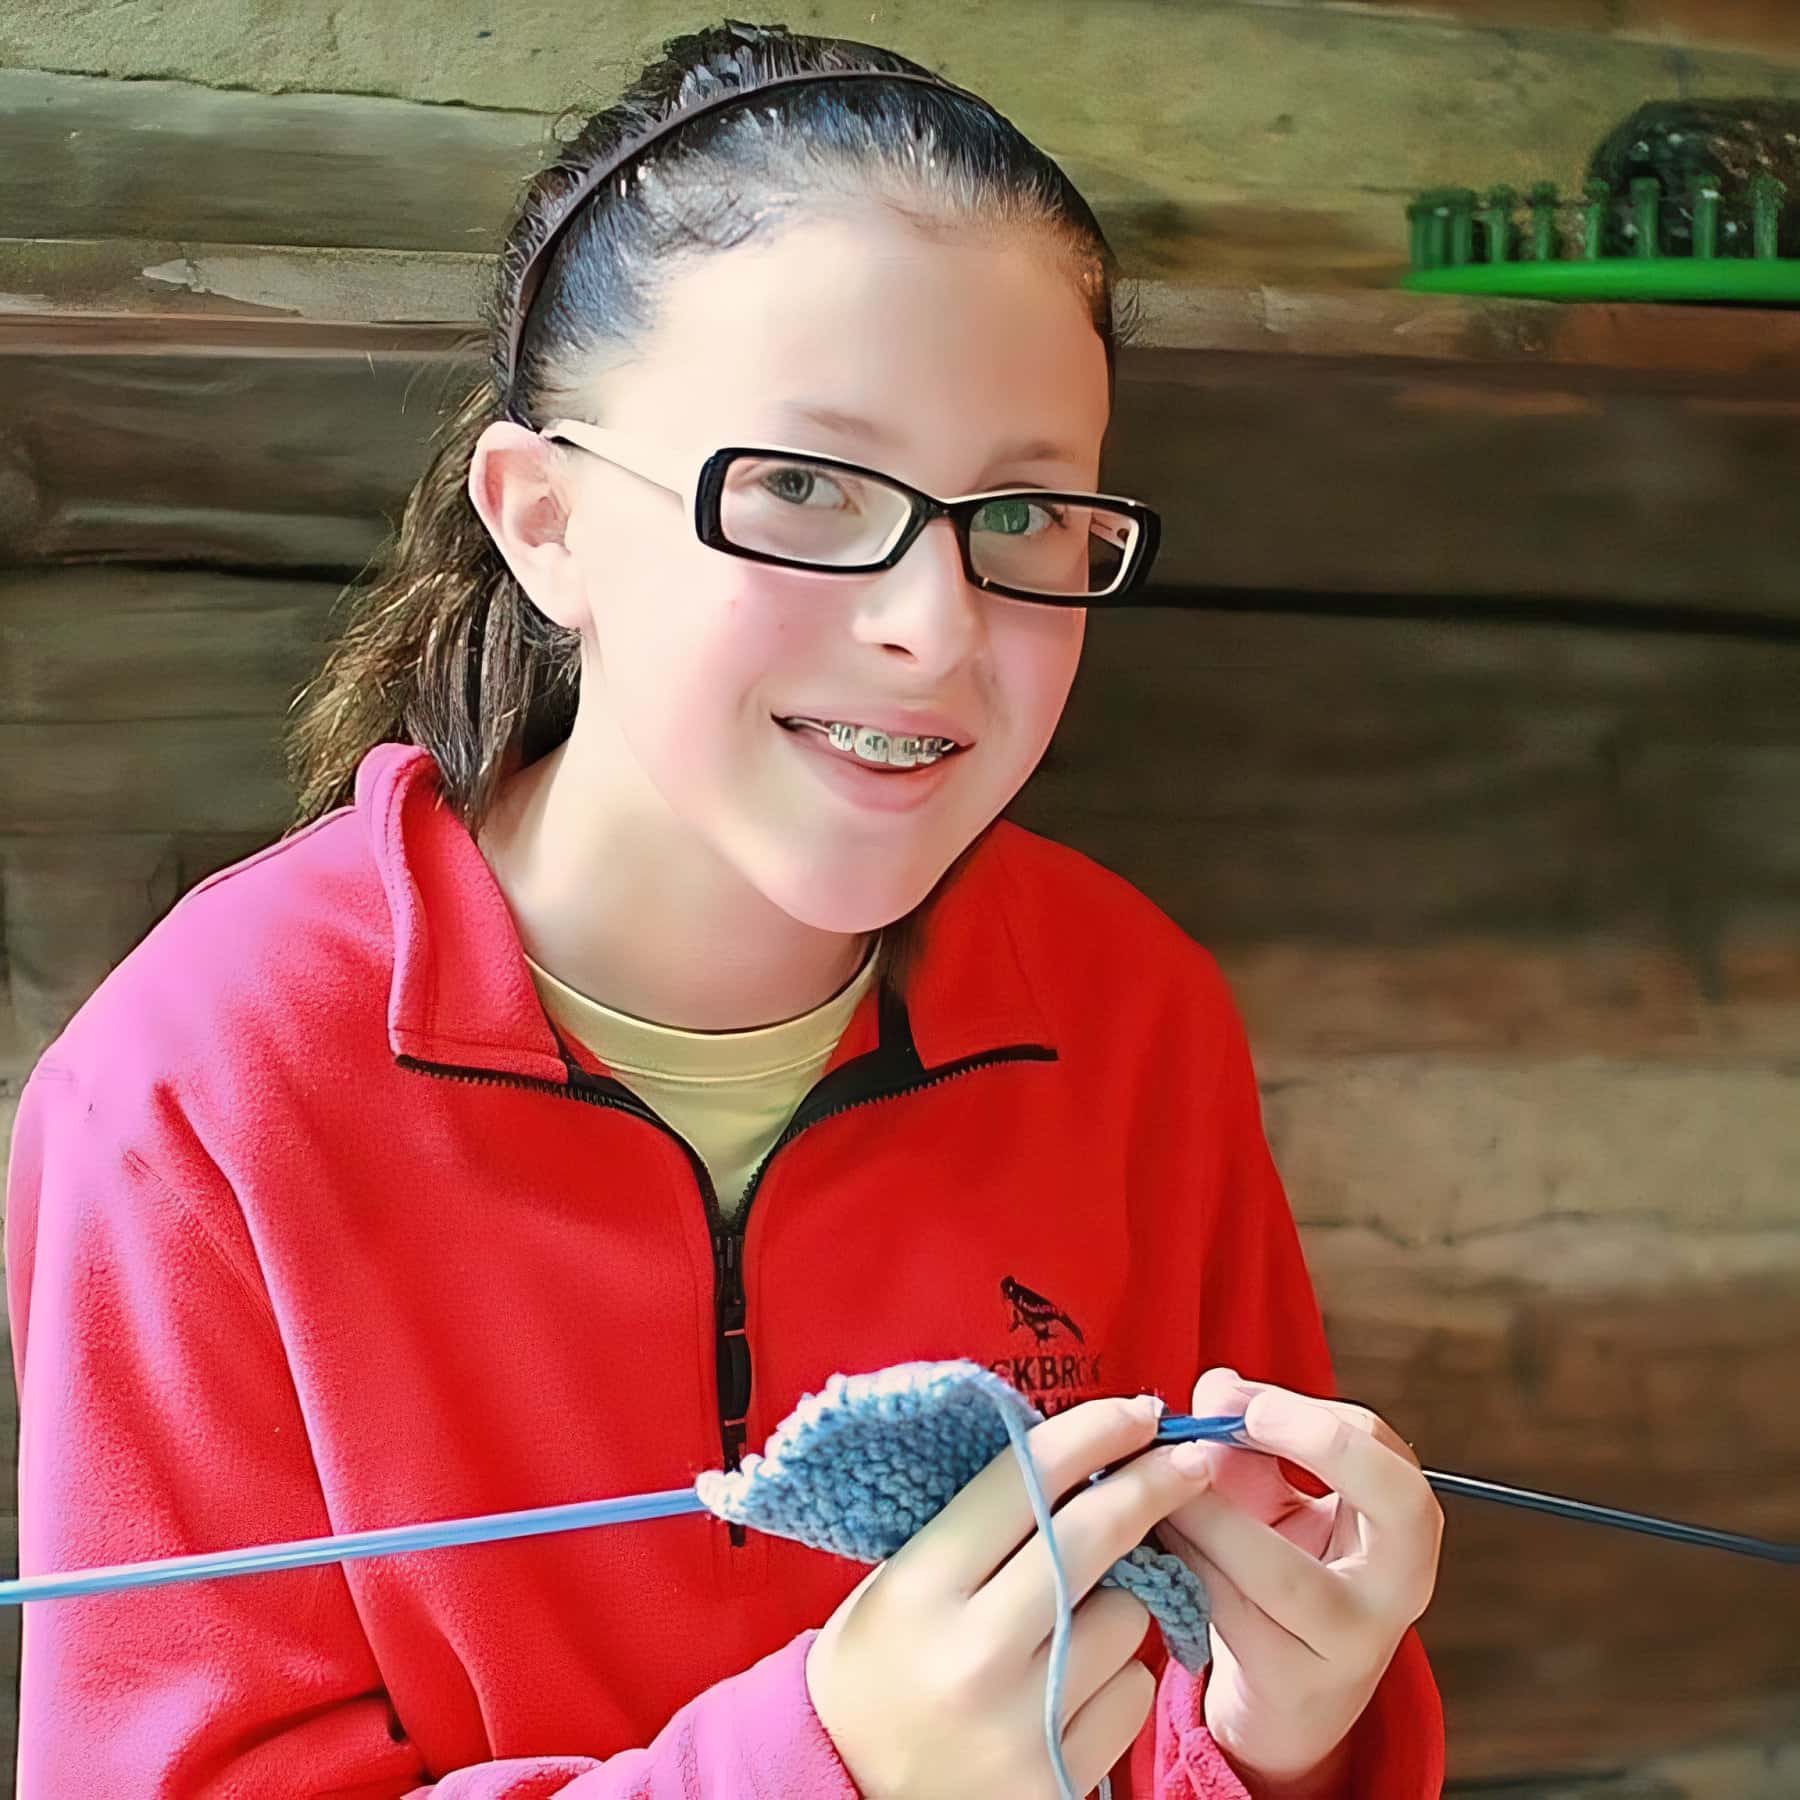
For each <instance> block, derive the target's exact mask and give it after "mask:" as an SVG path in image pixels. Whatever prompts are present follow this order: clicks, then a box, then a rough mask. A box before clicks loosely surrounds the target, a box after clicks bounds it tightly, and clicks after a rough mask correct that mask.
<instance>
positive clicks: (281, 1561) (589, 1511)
mask: <svg viewBox="0 0 1800 1800" xmlns="http://www.w3.org/2000/svg"><path fill="white" fill-rule="evenodd" d="M1156 1441H1157V1442H1158V1443H1163V1444H1177V1443H1196V1442H1215V1443H1233V1444H1237V1445H1240V1446H1242V1447H1243V1448H1246V1449H1253V1448H1255V1447H1256V1446H1254V1445H1253V1444H1251V1443H1250V1441H1249V1440H1248V1439H1247V1438H1246V1437H1245V1436H1244V1420H1243V1417H1242V1416H1241V1415H1239V1416H1237V1417H1235V1418H1211V1419H1195V1418H1190V1417H1188V1416H1186V1415H1185V1414H1180V1413H1171V1414H1168V1415H1166V1416H1165V1417H1164V1418H1163V1420H1162V1422H1161V1424H1160V1425H1159V1426H1158V1427H1157V1433H1156ZM1425 1479H1426V1480H1427V1481H1428V1482H1430V1483H1431V1485H1432V1487H1434V1488H1435V1489H1437V1490H1438V1492H1440V1493H1447V1494H1454V1495H1458V1496H1461V1497H1464V1498H1468V1499H1474V1500H1492V1501H1498V1502H1499V1503H1501V1504H1503V1505H1507V1506H1521V1507H1525V1508H1528V1509H1529V1510H1531V1511H1534V1512H1545V1513H1552V1514H1555V1515H1557V1516H1558V1517H1561V1518H1566V1519H1576V1520H1580V1521H1583V1522H1585V1523H1591V1524H1599V1525H1612V1526H1615V1527H1617V1528H1618V1529H1620V1530H1623V1531H1640V1532H1645V1533H1648V1534H1649V1535H1651V1536H1653V1537H1662V1538H1668V1539H1671V1540H1673V1541H1674V1542H1677V1543H1687V1544H1699V1545H1703V1546H1706V1547H1708V1548H1711V1549H1718V1550H1729V1551H1733V1552H1735V1553H1736V1554H1738V1555H1740V1556H1755V1557H1761V1558H1763V1559H1765V1560H1767V1561H1770V1562H1779V1563H1800V1544H1781V1543H1774V1542H1771V1541H1770V1540H1768V1539H1765V1538H1753V1537H1744V1536H1741V1535H1740V1534H1738V1533H1736V1532H1729V1531H1714V1530H1711V1529H1709V1528H1708V1527H1706V1526H1703V1525H1685V1524H1681V1523H1679V1522H1678V1521H1676V1520H1673V1519H1657V1518H1652V1517H1650V1516H1649V1515H1647V1514H1644V1513H1632V1512H1623V1511H1621V1510H1620V1509H1618V1508H1617V1507H1611V1506H1595V1505H1591V1504H1589V1503H1588V1502H1587V1501H1584V1500H1567V1499H1563V1498H1562V1497H1560V1496H1558V1495H1555V1494H1540V1493H1535V1492H1533V1491H1532V1490H1530V1489H1529V1488H1509V1487H1501V1486H1499V1485H1497V1484H1495V1483H1493V1482H1486V1481H1475V1480H1473V1479H1471V1478H1470V1477H1468V1476H1466V1475H1445V1474H1440V1473H1438V1472H1437V1471H1436V1470H1432V1469H1427V1470H1426V1471H1425ZM704 1511H706V1507H705V1506H704V1504H703V1503H702V1502H701V1499H700V1496H699V1495H698V1493H697V1492H696V1491H695V1490H694V1489H693V1488H671V1489H666V1490H664V1491H662V1492H659V1493H653V1494H634V1495H630V1496H628V1497H626V1498H624V1499H620V1500H581V1501H576V1502H575V1503H573V1504H572V1505H566V1506H541V1507H534V1508H529V1509H527V1510H525V1511H523V1512H504V1513H483V1514H479V1515H477V1516H475V1517H473V1518H466V1519H441V1520H437V1521H435V1522H433V1523H430V1524H424V1525H395V1526H389V1527H387V1528H384V1529H381V1530H377V1531H352V1532H343V1533H340V1534H338V1535H337V1536H334V1537H318V1538H299V1539H295V1540H293V1541H291V1542H289V1543H285V1544H259V1545H253V1546H251V1547H249V1548H247V1549H242V1550H217V1551H208V1552H204V1553H202V1554H201V1555H198V1556H172V1557H165V1558H163V1559H161V1560H159V1561H154V1562H138V1563H119V1564H115V1565H114V1566H112V1567H110V1568H98V1569H76V1570H71V1571H68V1572H65V1573H62V1574H56V1575H32V1576H26V1577H23V1578H21V1579H17V1580H12V1581H0V1606H18V1605H21V1604H23V1603H24V1602H25V1601H28V1600H65V1599H72V1598H76V1597H79V1596H82V1595H91V1594H104V1593H114V1592H118V1591H120V1590H123V1589H126V1588H148V1587H164V1586H167V1585H169V1584H170V1583H173V1582H180V1581H210V1580H215V1579H218V1578H220V1577H223V1576H228V1575H259V1574H267V1573H270V1572H272V1571H274V1570H277V1569H305V1568H312V1567H316V1566H317V1565H319V1564H321V1563H344V1562H357V1561H361V1560H362V1559H364V1558H367V1557H371V1556H396V1555H399V1554H401V1553H403V1552H407V1551H415V1550H439V1549H445V1548H448V1547H450V1546H452V1545H456V1544H486V1543H497V1542H500V1541H501V1540H504V1539H508V1538H523V1537H541V1536H545V1535H547V1534H549V1533H551V1532H557V1531H583V1530H586V1529H587V1528H588V1527H589V1526H592V1525H624V1524H630V1523H634V1522H637V1521H639V1520H644V1519H669V1518H675V1517H678V1516H680V1515H681V1514H684V1513H698V1512H704Z"/></svg>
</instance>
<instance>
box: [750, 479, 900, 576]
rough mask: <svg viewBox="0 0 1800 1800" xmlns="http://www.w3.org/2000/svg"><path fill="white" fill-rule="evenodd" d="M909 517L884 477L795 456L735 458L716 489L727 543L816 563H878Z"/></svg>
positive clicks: (833, 566) (847, 566)
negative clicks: (872, 477) (875, 477)
mask: <svg viewBox="0 0 1800 1800" xmlns="http://www.w3.org/2000/svg"><path fill="white" fill-rule="evenodd" d="M911 516H912V508H911V506H910V504H909V503H908V501H907V499H906V496H905V495H904V494H900V493H897V492H895V490H894V489H893V488H890V487H888V486H886V485H885V484H884V483H882V482H879V481H872V480H870V479H869V478H868V477H867V476H863V475H852V474H849V473H848V472H847V471H845V470H843V469H834V468H832V467H831V466H830V465H829V464H826V463H815V462H807V461H805V460H804V459H802V458H795V457H772V456H740V457H738V458H737V459H736V460H735V461H734V462H733V463H732V465H731V467H730V468H729V469H727V470H726V471H725V484H724V487H723V490H722V491H721V493H720V495H719V529H720V530H721V531H722V532H723V533H724V535H725V538H726V541H727V542H729V543H731V544H734V545H736V546H737V548H738V549H740V550H755V551H758V552H760V553H761V554H763V555H765V556H783V557H788V558H791V559H792V560H793V561H795V562H806V563H815V564H817V565H818V567H820V568H822V569H853V568H859V567H862V566H864V565H866V564H869V563H878V562H880V561H881V559H882V558H883V557H884V556H886V555H887V553H888V551H889V550H890V549H892V547H893V545H894V543H895V541H896V540H897V539H898V538H899V536H900V534H901V533H902V532H903V531H904V530H905V529H906V523H907V520H908V519H910V518H911Z"/></svg>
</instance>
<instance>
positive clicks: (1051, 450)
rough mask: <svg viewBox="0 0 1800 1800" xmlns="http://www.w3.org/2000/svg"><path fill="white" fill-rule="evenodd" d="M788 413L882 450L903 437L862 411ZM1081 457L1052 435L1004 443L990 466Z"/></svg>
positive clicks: (797, 407) (801, 409) (792, 409)
mask: <svg viewBox="0 0 1800 1800" xmlns="http://www.w3.org/2000/svg"><path fill="white" fill-rule="evenodd" d="M782 412H783V414H784V415H785V416H787V417H789V418H792V419H797V420H799V421H800V422H801V423H802V424H806V425H818V426H821V427H823V428H824V429H825V430H826V431H836V432H841V433H843V434H844V435H846V436H849V437H856V438H862V439H864V440H866V441H867V442H869V443H871V444H874V445H876V446H877V447H878V448H880V449H883V450H897V449H899V448H900V440H899V438H898V437H897V436H896V435H895V433H893V432H892V431H890V430H888V428H887V427H886V426H885V425H880V424H877V423H876V421H875V420H873V419H865V418H864V417H863V416H862V415H861V414H860V413H851V412H844V411H843V410H842V409H841V408H839V407H835V406H814V405H810V404H806V403H801V402H790V403H789V404H788V405H786V406H784V407H783V408H782ZM1081 460H1082V459H1081V458H1080V457H1079V456H1077V455H1076V454H1075V452H1074V451H1073V450H1072V449H1070V448H1069V447H1068V446H1067V445H1066V444H1059V443H1056V442H1055V441H1053V440H1052V439H1050V438H1042V437H1039V438H1024V439H1021V440H1020V441H1019V442H1017V443H1012V444H1003V445H1001V447H1000V448H999V449H998V450H997V451H995V453H994V455H993V456H992V457H991V458H990V459H989V461H988V465H987V466H988V468H989V469H997V468H1002V467H1004V466H1005V465H1006V464H1007V463H1033V462H1065V463H1075V464H1077V465H1078V466H1079V464H1080V463H1081Z"/></svg>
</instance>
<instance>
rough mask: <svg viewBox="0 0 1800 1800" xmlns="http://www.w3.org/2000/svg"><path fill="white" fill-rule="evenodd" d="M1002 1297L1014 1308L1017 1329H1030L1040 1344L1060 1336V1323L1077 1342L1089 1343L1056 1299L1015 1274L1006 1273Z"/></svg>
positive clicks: (1014, 1327)
mask: <svg viewBox="0 0 1800 1800" xmlns="http://www.w3.org/2000/svg"><path fill="white" fill-rule="evenodd" d="M1000 1298H1001V1299H1002V1300H1004V1301H1006V1302H1007V1303H1008V1304H1009V1305H1010V1306H1011V1307H1012V1328H1013V1330H1014V1331H1029V1332H1030V1333H1031V1334H1032V1335H1033V1336H1034V1337H1035V1338H1036V1339H1037V1341H1038V1342H1039V1343H1040V1344H1047V1343H1049V1341H1050V1340H1051V1338H1053V1337H1054V1336H1055V1335H1056V1328H1057V1326H1059V1325H1060V1326H1061V1327H1062V1328H1063V1330H1064V1331H1066V1332H1067V1333H1068V1334H1069V1336H1070V1337H1072V1338H1073V1339H1074V1340H1075V1341H1076V1343H1078V1344H1085V1343H1086V1342H1087V1339H1086V1338H1085V1337H1083V1336H1082V1332H1081V1327H1080V1326H1079V1325H1077V1324H1076V1323H1075V1321H1074V1320H1073V1319H1071V1318H1070V1317H1069V1315H1068V1314H1067V1313H1066V1312H1064V1311H1063V1309H1062V1308H1061V1307H1060V1306H1058V1305H1057V1304H1056V1303H1055V1302H1054V1301H1052V1300H1046V1299H1045V1298H1044V1296H1043V1295H1042V1294H1034V1293H1033V1292H1032V1291H1031V1289H1030V1288H1028V1287H1027V1286H1026V1285H1025V1284H1024V1282H1022V1281H1019V1280H1018V1279H1016V1278H1015V1277H1014V1276H1011V1275H1003V1276H1002V1277H1001V1278H1000Z"/></svg>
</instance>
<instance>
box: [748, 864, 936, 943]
mask: <svg viewBox="0 0 1800 1800" xmlns="http://www.w3.org/2000/svg"><path fill="white" fill-rule="evenodd" d="M948 867H949V861H948V860H946V862H945V864H944V868H948ZM943 872H944V869H943V868H933V869H928V870H922V871H919V872H918V873H917V874H916V875H915V876H914V877H913V878H912V879H910V880H903V879H900V876H901V875H902V873H903V872H902V871H900V870H897V869H894V868H892V867H891V866H890V867H889V868H888V869H887V870H885V871H884V872H883V876H882V877H881V878H880V879H875V880H863V881H846V880H845V879H844V876H843V871H842V870H835V871H833V872H832V873H831V874H830V875H828V876H825V877H822V878H819V879H815V880H804V879H800V878H799V877H797V876H795V875H794V874H792V873H789V872H784V878H783V879H779V880H775V881H771V882H768V883H766V884H763V883H759V884H758V885H759V886H761V887H762V890H763V892H764V893H765V894H767V895H768V897H769V898H770V899H771V900H772V901H774V903H775V904H776V905H777V906H779V907H780V908H781V910H782V911H783V912H785V913H786V914H787V915H788V917H789V918H791V919H797V920H798V921H799V922H800V923H801V924H802V925H808V926H811V927H812V929H813V930H815V931H829V932H833V933H835V934H837V935H838V936H841V937H859V936H863V935H865V934H867V933H869V932H874V931H882V930H885V929H886V928H887V927H888V926H889V925H892V924H894V923H895V922H896V921H897V920H899V919H904V918H905V917H906V916H907V914H909V913H911V912H914V911H916V910H917V909H918V908H919V907H920V906H922V905H923V904H924V903H925V901H926V900H927V899H928V898H929V896H930V894H931V890H932V889H933V888H934V887H936V886H937V884H938V881H939V879H940V878H941V877H942V875H943Z"/></svg>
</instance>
